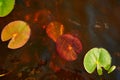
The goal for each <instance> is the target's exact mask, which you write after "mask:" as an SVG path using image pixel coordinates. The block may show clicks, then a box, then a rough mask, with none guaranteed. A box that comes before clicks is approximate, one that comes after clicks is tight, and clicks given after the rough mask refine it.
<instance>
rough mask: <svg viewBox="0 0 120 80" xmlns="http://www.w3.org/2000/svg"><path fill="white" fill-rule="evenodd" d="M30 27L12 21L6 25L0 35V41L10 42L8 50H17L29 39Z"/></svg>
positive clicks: (20, 22) (23, 23)
mask: <svg viewBox="0 0 120 80" xmlns="http://www.w3.org/2000/svg"><path fill="white" fill-rule="evenodd" d="M30 33H31V30H30V27H29V25H28V24H27V23H26V22H24V21H13V22H11V23H9V24H8V25H6V26H5V27H4V28H3V30H2V33H1V40H2V41H7V40H10V39H11V40H10V42H9V44H8V48H10V49H17V48H20V47H22V46H23V45H25V43H26V42H27V41H28V39H29V37H30Z"/></svg>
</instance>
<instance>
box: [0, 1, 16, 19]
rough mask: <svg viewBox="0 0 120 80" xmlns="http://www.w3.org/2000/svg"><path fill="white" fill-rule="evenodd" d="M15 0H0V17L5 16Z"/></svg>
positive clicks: (12, 7)
mask: <svg viewBox="0 0 120 80" xmlns="http://www.w3.org/2000/svg"><path fill="white" fill-rule="evenodd" d="M14 5H15V0H0V17H5V16H7V15H8V14H9V13H10V12H11V11H12V10H13V9H14Z"/></svg>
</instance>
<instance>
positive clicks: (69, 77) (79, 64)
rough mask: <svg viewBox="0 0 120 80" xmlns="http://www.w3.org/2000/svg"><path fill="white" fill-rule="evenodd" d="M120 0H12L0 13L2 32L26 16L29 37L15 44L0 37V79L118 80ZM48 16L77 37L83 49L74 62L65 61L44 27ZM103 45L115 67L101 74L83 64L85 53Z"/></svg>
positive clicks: (119, 76)
mask: <svg viewBox="0 0 120 80" xmlns="http://www.w3.org/2000/svg"><path fill="white" fill-rule="evenodd" d="M119 14H120V0H16V4H15V8H14V10H13V11H12V12H11V13H10V14H9V15H8V16H6V17H4V18H0V32H1V31H2V29H3V27H4V26H5V25H6V24H8V23H9V22H12V21H14V20H23V21H26V22H27V23H28V24H29V25H30V27H31V31H32V33H31V38H30V40H29V41H28V42H27V44H26V45H25V46H24V47H22V48H19V49H16V50H11V49H8V48H7V44H8V42H2V41H0V55H1V56H0V74H2V73H5V74H6V75H5V76H4V77H0V80H120V62H119V61H120V36H119V34H120V22H119V21H120V15H119ZM51 21H58V22H60V23H62V24H63V25H64V29H65V32H64V33H69V34H72V35H75V36H77V37H78V38H79V39H80V40H81V42H82V45H83V51H82V52H81V53H80V54H79V55H78V59H77V60H76V61H73V62H67V61H65V60H63V59H62V58H61V57H60V56H59V55H58V54H57V51H56V44H55V42H54V41H53V40H51V39H50V38H49V37H48V36H47V34H46V31H45V28H46V25H47V24H49V23H50V22H51ZM93 47H104V48H106V49H107V50H108V51H109V52H110V53H111V56H112V65H113V64H114V65H116V66H117V68H116V70H115V71H114V72H112V73H111V74H109V75H108V74H107V72H106V71H104V75H103V76H98V75H97V73H96V72H94V73H93V74H88V73H87V72H86V71H85V69H84V67H83V58H84V55H85V53H86V52H87V51H88V50H89V49H91V48H93Z"/></svg>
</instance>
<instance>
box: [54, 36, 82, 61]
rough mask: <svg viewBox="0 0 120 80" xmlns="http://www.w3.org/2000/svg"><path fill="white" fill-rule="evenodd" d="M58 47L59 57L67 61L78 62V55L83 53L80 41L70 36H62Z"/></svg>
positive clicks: (58, 41) (57, 43)
mask: <svg viewBox="0 0 120 80" xmlns="http://www.w3.org/2000/svg"><path fill="white" fill-rule="evenodd" d="M56 47H57V51H58V53H59V55H60V56H61V57H62V58H63V59H65V60H67V61H74V60H76V59H77V54H79V53H80V52H81V51H82V44H81V42H80V40H79V39H78V38H77V37H74V36H72V35H70V34H64V35H62V36H60V37H59V38H58V39H57V41H56Z"/></svg>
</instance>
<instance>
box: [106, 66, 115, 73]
mask: <svg viewBox="0 0 120 80" xmlns="http://www.w3.org/2000/svg"><path fill="white" fill-rule="evenodd" d="M115 68H116V66H112V67H111V68H110V69H109V71H108V74H109V73H111V72H113V71H114V70H115Z"/></svg>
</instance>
